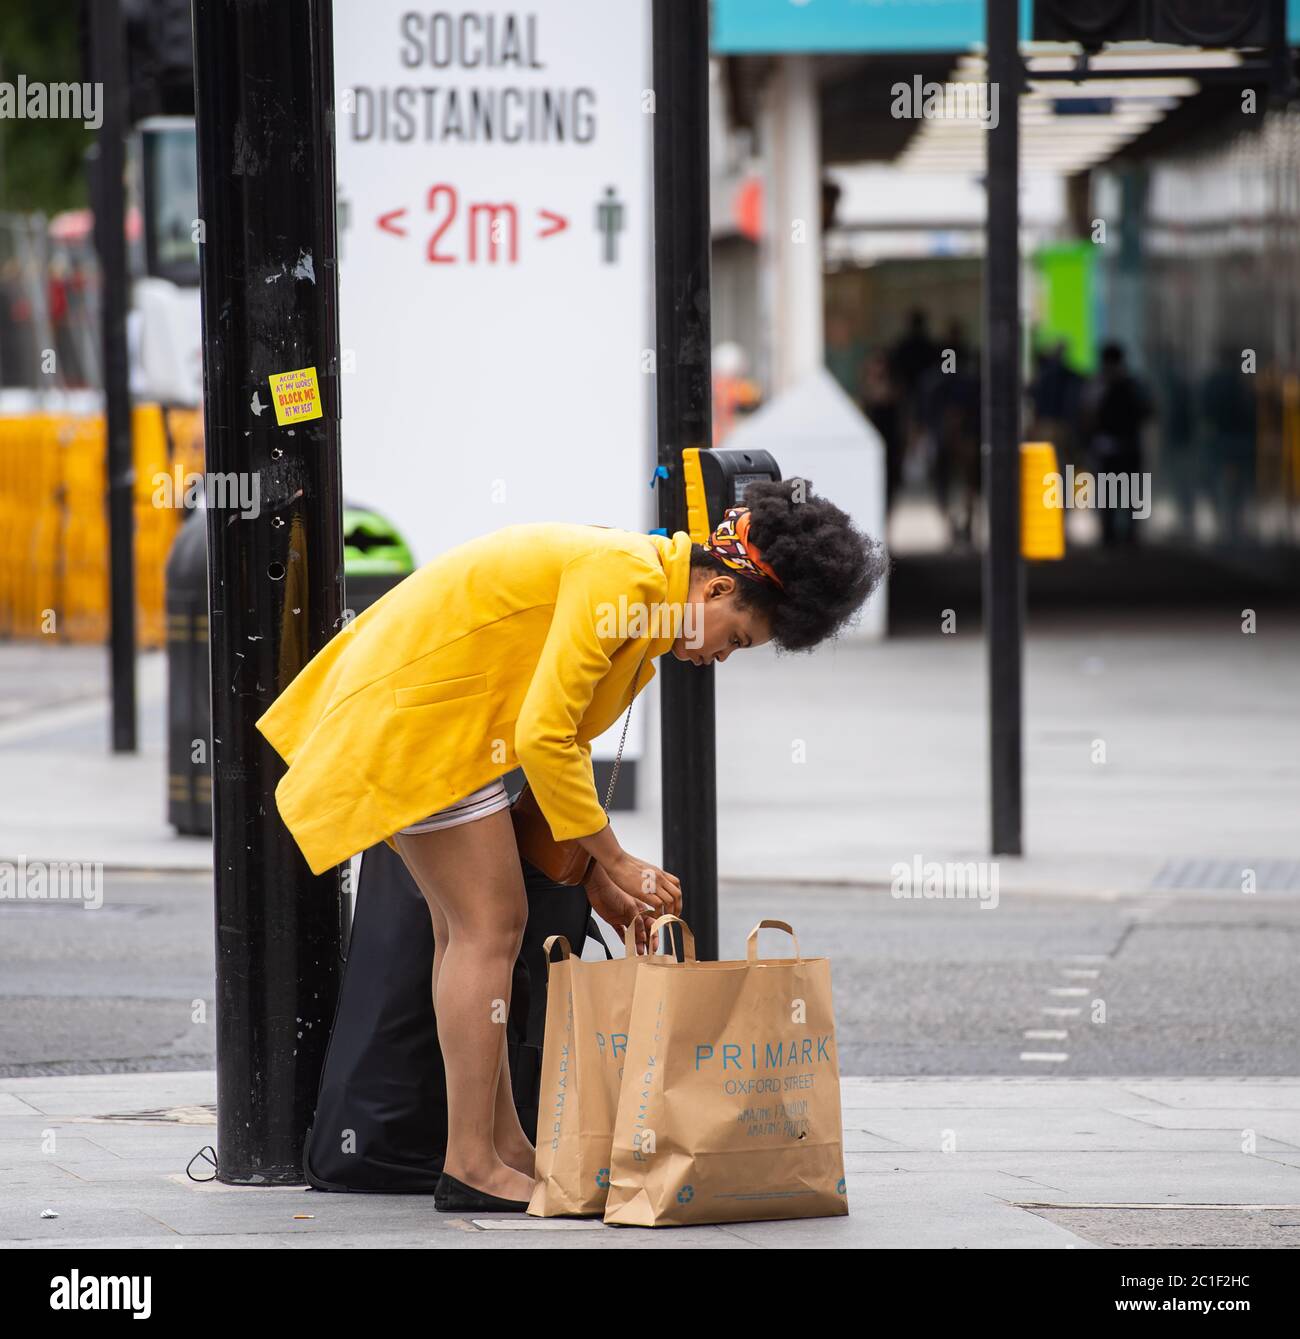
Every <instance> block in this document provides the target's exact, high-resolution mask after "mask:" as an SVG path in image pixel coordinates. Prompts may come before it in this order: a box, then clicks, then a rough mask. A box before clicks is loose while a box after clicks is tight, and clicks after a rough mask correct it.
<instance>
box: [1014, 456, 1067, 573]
mask: <svg viewBox="0 0 1300 1339" xmlns="http://www.w3.org/2000/svg"><path fill="white" fill-rule="evenodd" d="M1020 556H1021V557H1022V558H1030V559H1053V558H1064V557H1065V483H1064V481H1063V480H1062V479H1061V475H1060V473H1059V471H1058V470H1057V468H1056V448H1055V447H1054V446H1053V445H1052V443H1051V442H1022V443H1021V444H1020Z"/></svg>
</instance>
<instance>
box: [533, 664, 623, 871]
mask: <svg viewBox="0 0 1300 1339" xmlns="http://www.w3.org/2000/svg"><path fill="white" fill-rule="evenodd" d="M644 668H645V661H644V660H643V661H642V662H641V664H640V665H638V666H637V671H636V677H635V678H634V679H633V680H632V701H633V702H635V701H636V686H637V683H638V682H639V681H640V679H641V671H642V670H643V669H644ZM631 723H632V702H629V703H628V704H627V716H626V717H625V718H624V720H623V737H622V739H620V740H619V741H618V753H617V754H616V755H615V757H614V769H613V771H612V772H611V773H610V778H609V789H608V790H607V791H606V792H605V812H606V813H608V812H609V805H610V801H611V800H612V799H613V798H614V783H615V782H616V781H617V780H618V765H619V763H620V762H621V761H622V758H623V745H624V744H625V743H626V742H627V727H628V726H629V725H630V724H631ZM510 817H511V819H512V820H513V822H514V825H515V843H516V845H517V846H518V847H519V854H520V856H521V857H522V858H523V859H524V860H527V861H528V863H529V864H530V865H532V866H533V868H534V869H537V870H540V871H541V872H542V873H543V874H545V875H546V877H547V878H548V879H550V880H551V881H552V883H562V884H566V885H569V886H573V885H576V884H580V883H586V881H587V880H588V879H589V878H590V877H591V871H592V867H593V866H594V865H595V863H596V861H595V858H594V857H593V856H591V855H589V854H588V853H587V852H586V851H585V850H584V849H583V848H582V847H581V846H579V845H578V842H577V841H576V839H574V838H570V839H569V840H568V841H563V842H557V841H556V840H555V838H554V837H553V836H552V835H551V825H550V824H549V823H548V822H547V821H546V815H545V814H543V813H542V811H541V809H540V808H539V807H538V804H537V797H536V796H535V795H534V794H533V790H532V787H531V786H530V785H529V784H528V783H527V782H526V781H525V782H524V788H523V790H521V791H520V792H519V794H518V795H516V796H515V800H514V803H513V804H512V805H511V806H510Z"/></svg>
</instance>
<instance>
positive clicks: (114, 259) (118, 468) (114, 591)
mask: <svg viewBox="0 0 1300 1339" xmlns="http://www.w3.org/2000/svg"><path fill="white" fill-rule="evenodd" d="M88 19H89V24H90V28H89V36H90V60H91V68H92V71H93V73H92V75H91V78H92V79H93V80H94V82H95V83H97V84H98V85H99V86H100V89H101V93H100V96H101V98H102V99H103V103H102V106H103V121H102V122H101V124H100V128H99V141H98V144H97V146H96V154H95V159H94V168H93V171H92V173H91V189H92V199H93V202H94V211H95V247H96V250H97V251H98V253H99V274H100V337H101V342H102V348H103V358H104V432H105V451H104V461H105V473H106V477H107V492H108V497H107V504H108V592H109V630H108V647H109V650H108V659H109V675H110V678H111V680H112V695H113V720H112V742H113V752H114V753H134V752H135V747H136V725H135V542H134V536H135V517H134V515H133V512H132V488H133V484H134V481H135V467H134V461H133V459H132V451H131V440H132V439H131V391H130V379H129V376H130V374H129V369H128V366H127V351H126V312H127V307H128V306H129V305H130V294H129V287H128V281H127V273H126V231H125V228H126V186H125V183H124V181H123V175H124V173H125V169H126V133H127V129H128V127H127V119H128V113H127V91H128V90H127V82H126V32H125V29H124V27H123V24H122V14H121V8H120V6H119V3H118V0H90V3H89V13H88Z"/></svg>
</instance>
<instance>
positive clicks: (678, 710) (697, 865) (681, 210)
mask: <svg viewBox="0 0 1300 1339" xmlns="http://www.w3.org/2000/svg"><path fill="white" fill-rule="evenodd" d="M653 13H654V17H653V51H654V94H655V113H654V255H655V403H656V414H657V423H658V428H657V432H658V461H659V464H660V465H663V466H666V467H667V470H668V477H667V478H666V479H663V480H661V482H660V484H659V488H658V496H659V524H660V525H661V526H663V527H664V528H665V529H666V530H667V531H668V533H669V534H670V535H671V534H672V533H673V532H674V531H676V530H684V529H686V496H685V489H684V486H683V482H682V451H683V450H684V449H685V448H687V447H691V446H694V447H700V448H702V449H707V448H709V447H711V446H712V444H713V414H712V404H713V398H712V397H713V385H712V367H711V364H710V347H711V343H712V339H711V327H710V319H709V256H710V239H709V6H708V0H654V12H653ZM660 664H661V666H662V669H661V672H660V680H661V682H662V684H663V687H662V689H661V691H660V699H659V700H660V704H661V707H662V713H663V715H662V721H661V725H660V731H661V734H660V750H661V755H660V756H661V759H662V770H663V867H664V868H665V869H666V870H668V871H669V872H670V873H672V874H675V875H677V877H678V878H679V879H680V880H681V884H682V911H683V915H684V917H685V919H686V920H687V921H688V922H689V924H690V926H691V930H692V931H693V933H694V935H695V946H696V953H697V955H698V956H699V957H700V958H701V959H716V958H717V956H718V811H717V781H716V762H717V759H716V748H715V736H714V729H715V726H714V683H713V670H712V668H708V669H705V668H700V667H697V666H694V665H689V664H686V663H684V662H682V661H679V660H676V659H674V658H673V657H672V656H671V655H668V656H664V657H663V659H662V661H661V662H660Z"/></svg>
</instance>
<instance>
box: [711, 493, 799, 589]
mask: <svg viewBox="0 0 1300 1339" xmlns="http://www.w3.org/2000/svg"><path fill="white" fill-rule="evenodd" d="M704 547H705V548H706V549H707V550H708V551H709V552H710V553H712V554H714V555H715V556H716V557H718V558H721V559H722V561H723V562H724V563H726V565H727V566H728V567H730V568H731V570H732V571H733V572H739V573H740V575H741V576H744V577H748V578H749V579H750V580H751V581H766V582H769V583H771V584H772V585H775V586H777V587H780V589H782V590H784V589H785V587H784V586H782V585H781V578H780V577H779V576H777V574H776V573H775V572H774V571H773V570H772V566H771V564H770V563H765V562H764V561H763V558H762V555H761V554H760V553H759V551H758V546H757V545H756V544H755V543H754V541H753V540H752V539H750V537H749V508H748V507H728V508H727V510H726V512H725V513H724V515H723V517H722V520H721V521H719V522H718V527H717V529H716V530H714V532H713V533H712V534H711V535H710V536H709V537H708V539H706V540H705V541H704Z"/></svg>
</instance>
